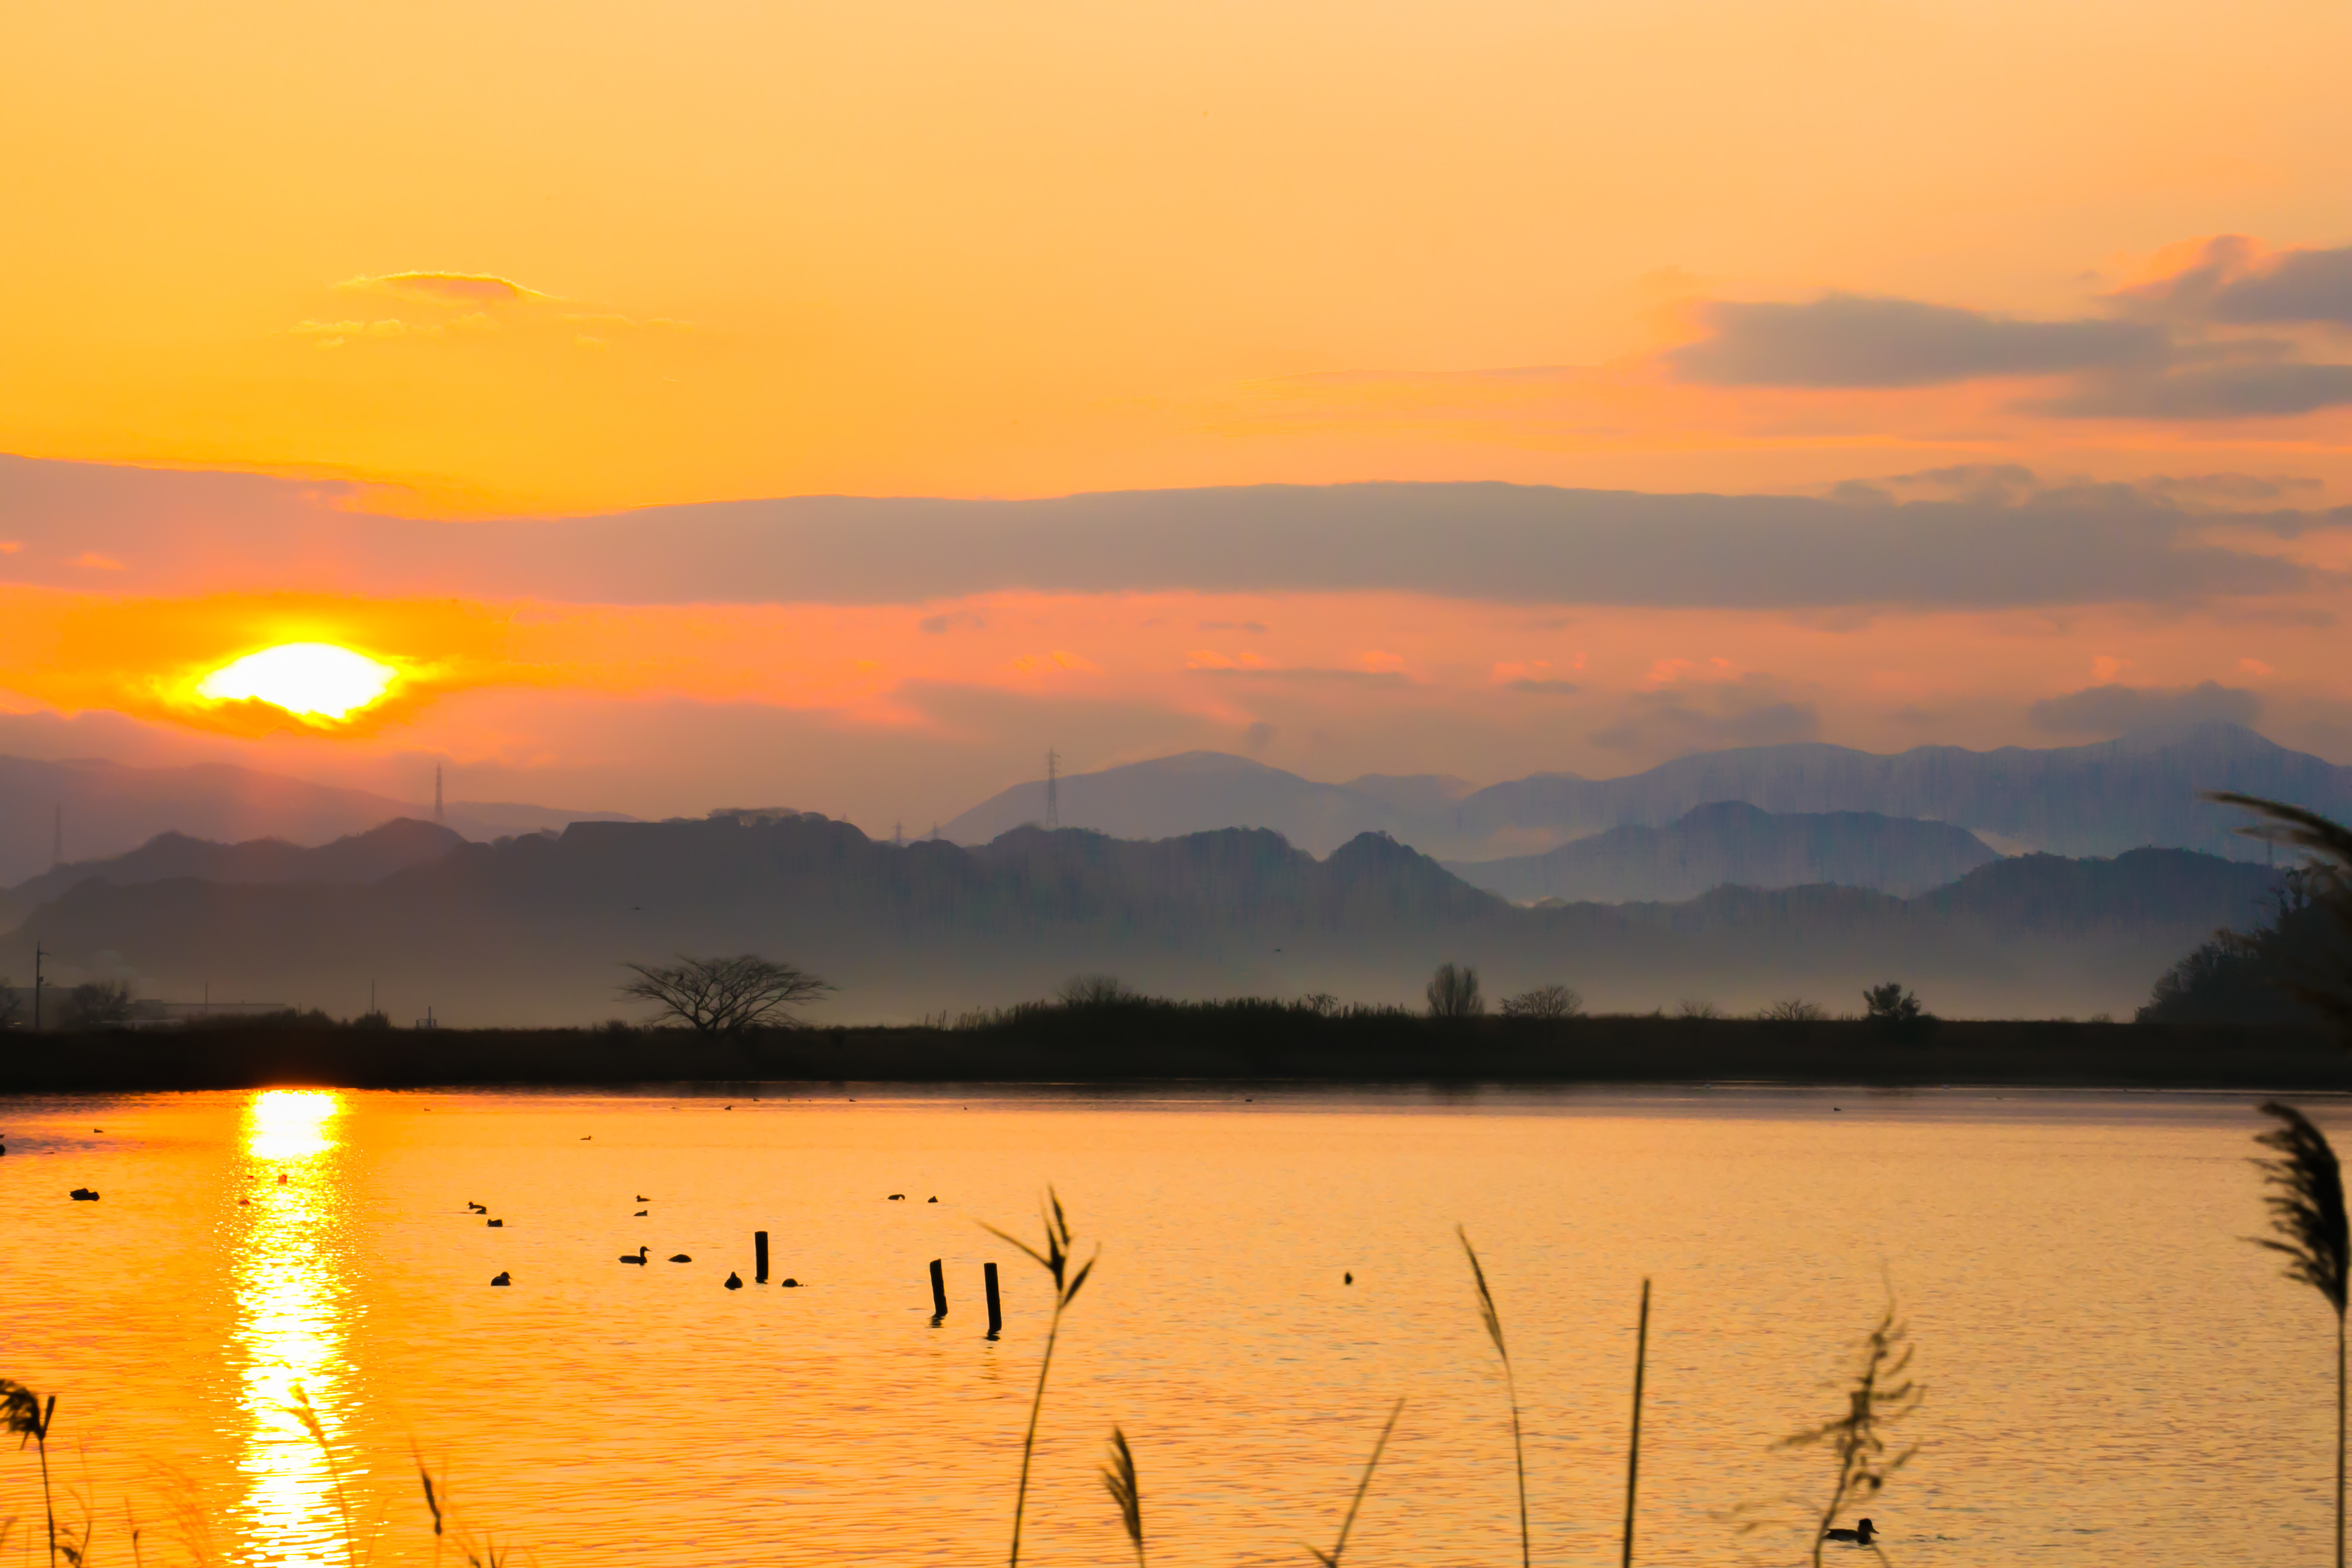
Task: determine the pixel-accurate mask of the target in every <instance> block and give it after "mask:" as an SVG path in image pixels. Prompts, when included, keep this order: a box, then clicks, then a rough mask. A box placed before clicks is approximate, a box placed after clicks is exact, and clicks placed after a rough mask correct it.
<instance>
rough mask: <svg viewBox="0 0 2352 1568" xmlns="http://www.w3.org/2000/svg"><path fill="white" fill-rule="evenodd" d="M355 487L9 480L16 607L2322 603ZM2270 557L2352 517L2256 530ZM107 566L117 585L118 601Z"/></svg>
mask: <svg viewBox="0 0 2352 1568" xmlns="http://www.w3.org/2000/svg"><path fill="white" fill-rule="evenodd" d="M349 500H350V496H349V494H348V492H347V491H346V490H345V489H342V488H341V487H337V486H334V485H323V486H322V485H317V484H300V483H297V482H294V481H288V480H279V479H265V478H260V477H257V476H250V475H227V474H204V473H171V472H163V471H159V470H142V469H127V468H105V467H99V466H95V465H78V464H68V463H51V462H36V461H32V460H28V459H23V458H0V539H5V540H8V541H11V542H16V543H18V544H19V545H20V546H21V548H19V549H18V550H16V552H12V553H8V554H5V555H0V580H5V581H14V582H19V583H27V584H43V585H47V586H69V587H76V588H83V589H89V588H102V589H103V591H106V592H110V593H133V594H137V593H157V592H161V593H175V594H176V593H191V592H202V591H206V590H208V589H219V590H226V589H235V590H236V591H240V592H247V593H251V592H258V591H267V590H269V589H275V588H282V589H287V590H294V591H302V592H368V593H375V594H454V595H470V596H482V597H533V598H542V599H560V600H566V601H571V602H575V603H606V604H616V605H627V604H636V605H645V604H694V603H709V604H761V603H827V604H918V603H922V602H925V601H929V600H935V599H949V598H956V597H961V596H963V595H973V594H984V593H995V592H1013V591H1032V592H1043V593H1123V592H1150V591H1161V590H1177V589H1181V590H1192V591H1198V592H1204V593H1229V592H1259V591H1265V592H1349V591H1357V590H1366V589H1370V590H1388V591H1406V592H1415V593H1424V594H1432V595H1442V596H1446V597H1454V598H1465V599H1475V600H1482V601H1490V602H1497V603H1517V604H1549V605H1576V604H1587V605H1655V606H1700V607H1706V606H1720V607H1725V608H1776V607H1790V608H1801V607H1821V606H1832V605H1928V606H1948V607H1998V606H2005V605H2068V604H2093V603H2119V602H2141V603H2166V604H2179V603H2187V602H2192V601H2203V600H2211V599H2215V598H2226V597H2244V596H2251V595H2269V594H2278V593H2285V592H2292V591H2295V590H2297V589H2304V588H2310V587H2314V586H2317V585H2319V583H2318V580H2317V574H2315V573H2314V572H2313V571H2312V570H2311V569H2309V568H2307V567H2305V566H2303V565H2299V564H2297V563H2294V562H2292V561H2287V560H2283V559H2280V558H2278V557H2277V556H2275V555H2271V554H2263V553H2256V552H2250V551H2239V550H2233V549H2229V548H2225V547H2221V546H2219V545H2215V544H2212V543H2210V542H2203V541H2202V540H2200V537H2199V534H2198V530H2199V528H2200V526H2201V524H2202V522H2203V521H2205V520H2201V519H2200V518H2198V517H2196V516H2193V515H2190V514H2188V513H2184V512H2182V511H2180V510H2176V509H2175V508H2174V507H2172V506H2171V505H2168V504H2167V502H2166V501H2165V500H2163V498H2162V497H2161V496H2158V495H2154V494H2151V493H2147V492H2142V491H2134V490H2127V489H2113V488H2103V489H2095V490H2089V491H2061V492H2042V493H2040V494H2036V495H2028V496H2026V497H2024V498H2023V499H2017V498H2015V497H2000V498H1994V497H1987V496H1969V497H1965V498H1963V499H1959V500H1912V501H1904V502H1901V503H1893V502H1885V501H1876V500H1865V501H1861V502H1855V501H1850V500H1823V499H1817V498H1807V497H1791V496H1714V495H1655V494H1643V493H1638V492H1632V491H1608V490H1571V489H1547V488H1541V487H1531V486H1516V485H1505V484H1354V485H1336V486H1329V487H1322V488H1314V487H1299V486H1259V487H1252V488H1244V489H1191V490H1148V491H1129V492H1117V493H1106V494H1095V495H1079V496H1072V497H1067V498H1064V499H1060V500H908V499H859V498H852V497H826V496H819V497H803V498H798V499H792V500H752V501H735V502H721V503H710V504H703V505H691V506H672V507H661V508H653V509H647V510H637V511H630V512H621V513H614V514H608V515H603V516H593V517H580V518H568V519H537V520H505V521H488V522H447V521H420V520H415V519H402V518H390V517H380V516H371V515H367V514H363V513H360V512H355V511H352V510H345V508H346V507H347V506H348V504H349ZM2236 521H2240V522H2245V521H2261V522H2263V523H2265V524H2266V525H2267V526H2268V527H2269V528H2270V529H2271V530H2272V531H2278V532H2293V531H2297V530H2300V529H2302V528H2305V527H2307V526H2313V525H2316V524H2320V523H2323V522H2334V523H2338V524H2341V523H2347V522H2352V511H2347V512H2343V513H2334V514H2319V513H2308V512H2279V513H2272V514H2266V516H2265V517H2264V518H2263V519H2259V520H2255V519H2250V518H2248V517H2247V516H2246V515H2244V514H2240V515H2239V517H2238V518H2237V520H2236ZM93 552H96V553H99V554H102V555H103V556H104V557H105V558H106V559H108V560H109V561H110V562H113V563H119V565H120V569H119V570H110V571H108V572H107V573H106V574H104V577H103V579H102V580H101V579H100V578H98V577H97V576H95V575H93V574H92V573H91V572H90V571H89V568H88V567H87V566H85V565H79V564H76V563H77V562H80V561H85V560H87V559H88V558H89V556H90V555H91V554H92V553H93Z"/></svg>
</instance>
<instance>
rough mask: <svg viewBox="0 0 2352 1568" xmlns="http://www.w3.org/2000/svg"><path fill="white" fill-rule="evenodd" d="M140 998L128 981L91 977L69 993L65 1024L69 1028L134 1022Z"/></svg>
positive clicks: (64, 1016)
mask: <svg viewBox="0 0 2352 1568" xmlns="http://www.w3.org/2000/svg"><path fill="white" fill-rule="evenodd" d="M136 1001H137V997H136V995H135V994H133V993H132V991H131V982H129V981H128V980H89V981H84V982H83V983H82V984H79V985H77V986H75V987H74V988H73V989H72V990H71V991H68V992H67V993H66V1005H65V1008H64V1014H63V1020H62V1021H63V1023H64V1024H65V1026H66V1027H67V1028H68V1029H113V1028H120V1027H121V1026H123V1025H125V1024H127V1023H129V1022H131V1006H132V1005H133V1004H134V1003H135V1002H136Z"/></svg>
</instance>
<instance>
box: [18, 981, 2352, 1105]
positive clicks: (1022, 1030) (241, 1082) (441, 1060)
mask: <svg viewBox="0 0 2352 1568" xmlns="http://www.w3.org/2000/svg"><path fill="white" fill-rule="evenodd" d="M1186 1080H1192V1081H1202V1082H1290V1083H1297V1084H1299V1085H1302V1086H1306V1085H1346V1084H1398V1083H1433V1084H1474V1083H1475V1084H1489V1083H1491V1084H1526V1085H1576V1084H1596V1085H1597V1084H1635V1083H1656V1084H1677V1083H1689V1084H1712V1083H1722V1084H1731V1083H1753V1084H1786V1085H1808V1084H1819V1085H1847V1084H1853V1085H1862V1086H1878V1087H1887V1088H1940V1087H1946V1086H1969V1087H1988V1088H1990V1087H2009V1086H2015V1087H2020V1088H2079V1089H2105V1088H2140V1089H2277V1090H2297V1091H2327V1090H2352V1054H2347V1052H2346V1051H2345V1049H2344V1048H2343V1046H2342V1045H2341V1044H2340V1043H2339V1042H2338V1041H2337V1040H2336V1038H2335V1037H2334V1036H2333V1032H2332V1031H2330V1030H2328V1029H2326V1028H2325V1027H2323V1026H2317V1025H2314V1026H2307V1027H2297V1026H2281V1025H2179V1024H2141V1023H2075V1022H2072V1021H2066V1020H2054V1021H2052V1020H1962V1019H1932V1018H1919V1019H1916V1020H1909V1021H1905V1022H1900V1023H1895V1024H1889V1023H1888V1022H1887V1021H1885V1020H1883V1019H1882V1020H1874V1019H1867V1018H1721V1017H1705V1016H1663V1015H1651V1016H1595V1017H1585V1016H1576V1017H1564V1018H1557V1017H1555V1018H1543V1017H1510V1016H1491V1015H1490V1016H1478V1017H1455V1018H1448V1017H1428V1016H1420V1015H1417V1014H1411V1013H1406V1012H1404V1011H1402V1010H1401V1009H1373V1008H1343V1007H1335V1006H1328V1005H1323V1006H1318V1005H1315V1004H1312V1003H1276V1002H1256V1001H1235V1002H1171V1001H1164V1000H1159V999H1154V998H1144V997H1132V996H1129V997H1119V998H1117V999H1111V1000H1104V1001H1096V1002H1087V1003H1085V1004H1083V1005H1075V1004H1055V1003H1038V1004H1030V1005H1023V1006H1020V1007H1013V1008H1008V1009H1005V1010H1003V1011H1002V1012H996V1013H990V1014H984V1015H975V1016H969V1017H967V1018H964V1019H962V1020H960V1021H957V1022H955V1023H952V1024H950V1023H931V1024H925V1025H919V1026H890V1025H877V1026H850V1027H799V1028H772V1029H757V1030H747V1031H744V1032H741V1033H739V1034H734V1035H716V1034H701V1033H697V1032H695V1031H692V1030H688V1029H682V1028H663V1027H638V1026H629V1025H625V1024H621V1023H613V1024H607V1025H603V1026H596V1027H593V1028H547V1029H455V1028H438V1029H416V1030H410V1029H401V1030H394V1029H389V1028H384V1027H382V1026H375V1027H370V1026H368V1025H367V1024H366V1023H365V1022H362V1023H358V1024H342V1023H337V1022H335V1021H334V1020H331V1019H329V1018H326V1017H324V1016H320V1015H316V1014H311V1015H301V1016H292V1015H289V1016H279V1017H266V1018H260V1019H235V1020H221V1021H218V1022H215V1023H210V1024H203V1025H190V1026H179V1027H173V1028H166V1029H122V1030H93V1031H87V1032H82V1033H75V1034H44V1035H33V1034H29V1033H26V1032H21V1031H17V1032H11V1033H9V1034H7V1035H5V1036H0V1094H30V1093H53V1092H93V1091H96V1092H103V1091H113V1092H137V1091H143V1090H170V1089H254V1088H266V1087H271V1086H278V1085H320V1086H324V1087H335V1088H349V1089H427V1088H431V1089H441V1088H457V1087H465V1086H493V1085H498V1086H526V1085H537V1086H583V1087H586V1086H596V1085H622V1084H635V1083H698V1082H700V1083H714V1084H718V1083H741V1082H762V1081H764V1082H799V1083H859V1082H870V1083H942V1084H944V1083H975V1084H977V1083H1003V1084H1017V1083H1040V1084H1042V1083H1060V1084H1098V1085H1106V1086H1116V1085H1134V1086H1143V1085H1148V1084H1153V1083H1168V1082H1181V1081H1186Z"/></svg>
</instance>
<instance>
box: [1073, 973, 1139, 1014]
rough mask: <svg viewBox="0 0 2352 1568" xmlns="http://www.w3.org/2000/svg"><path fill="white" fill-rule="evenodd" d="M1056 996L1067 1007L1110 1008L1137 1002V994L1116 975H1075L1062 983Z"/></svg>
mask: <svg viewBox="0 0 2352 1568" xmlns="http://www.w3.org/2000/svg"><path fill="white" fill-rule="evenodd" d="M1055 994H1056V995H1058V996H1059V997H1060V998H1061V1000H1062V1005H1063V1006H1065V1007H1108V1006H1110V1005H1113V1004H1115V1003H1119V1002H1132V1001H1134V1000H1136V994H1135V993H1134V992H1132V991H1129V989H1128V988H1127V984H1126V983H1125V982H1124V981H1122V980H1120V979H1119V977H1118V975H1116V974H1073V975H1071V976H1070V977H1069V978H1068V979H1067V980H1065V981H1063V982H1062V989H1061V990H1060V991H1059V992H1057V993H1055Z"/></svg>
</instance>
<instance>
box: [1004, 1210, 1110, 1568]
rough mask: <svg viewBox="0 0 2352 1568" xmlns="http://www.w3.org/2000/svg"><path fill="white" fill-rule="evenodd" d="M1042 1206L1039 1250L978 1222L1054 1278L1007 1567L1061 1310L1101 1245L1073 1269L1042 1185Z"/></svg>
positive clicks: (1061, 1224) (1012, 1565)
mask: <svg viewBox="0 0 2352 1568" xmlns="http://www.w3.org/2000/svg"><path fill="white" fill-rule="evenodd" d="M1043 1206H1044V1210H1045V1250H1044V1251H1042V1252H1041V1251H1039V1250H1038V1249H1037V1248H1035V1247H1032V1246H1030V1245H1029V1244H1028V1243H1027V1242H1025V1241H1023V1240H1022V1239H1021V1238H1020V1237H1016V1236H1012V1235H1008V1234H1007V1233H1005V1232H1004V1231H1001V1230H999V1229H997V1228H996V1227H995V1226H992V1225H987V1224H983V1225H982V1226H981V1228H982V1230H985V1231H987V1232H988V1233H989V1234H990V1235H991V1236H993V1237H997V1238H998V1239H999V1240H1003V1241H1009V1242H1011V1243H1012V1244H1013V1246H1015V1247H1019V1248H1020V1249H1021V1250H1022V1251H1024V1252H1025V1253H1027V1254H1028V1255H1029V1256H1030V1257H1031V1258H1035V1259H1036V1260H1037V1265H1038V1267H1039V1268H1043V1269H1045V1272H1046V1273H1047V1274H1049V1275H1051V1276H1053V1279H1054V1318H1053V1321H1052V1322H1051V1323H1049V1324H1048V1325H1047V1326H1046V1329H1045V1356H1044V1357H1043V1358H1042V1359H1041V1360H1040V1361H1039V1362H1038V1363H1037V1392H1036V1393H1035V1394H1034V1395H1032V1396H1031V1398H1030V1401H1029V1429H1028V1431H1026V1432H1025V1433H1024V1434H1023V1435H1022V1438H1021V1485H1020V1489H1018V1490H1017V1491H1015V1492H1014V1493H1013V1551H1012V1554H1011V1556H1010V1557H1009V1558H1008V1559H1007V1561H1006V1568H1021V1524H1022V1521H1023V1519H1024V1517H1025V1515H1026V1514H1027V1511H1028V1507H1029V1465H1030V1461H1031V1459H1032V1458H1034V1456H1035V1454H1036V1450H1037V1416H1038V1414H1039V1413H1040V1412H1041V1411H1043V1410H1044V1409H1045V1378H1046V1375H1047V1374H1048V1373H1051V1372H1052V1371H1053V1370H1054V1342H1055V1341H1056V1340H1057V1339H1059V1338H1060V1337H1061V1333H1062V1314H1063V1313H1064V1312H1066V1311H1067V1310H1069V1307H1070V1303H1071V1302H1072V1301H1075V1300H1077V1298H1078V1291H1079V1289H1081V1288H1082V1287H1084V1286H1085V1284H1086V1282H1087V1275H1089V1274H1091V1273H1093V1272H1094V1268H1095V1264H1096V1263H1097V1261H1098V1260H1099V1259H1100V1258H1101V1257H1102V1248H1100V1247H1097V1248H1095V1251H1094V1255H1093V1256H1092V1257H1090V1258H1087V1260H1086V1262H1085V1263H1083V1264H1080V1265H1079V1266H1078V1267H1077V1268H1075V1269H1074V1268H1071V1264H1072V1263H1073V1262H1074V1261H1075V1255H1074V1254H1073V1252H1072V1244H1071V1238H1070V1221H1069V1216H1068V1215H1065V1214H1064V1213H1063V1212H1062V1200H1061V1198H1060V1197H1059V1196H1058V1195H1056V1194H1055V1191H1054V1189H1053V1188H1051V1187H1047V1188H1046V1189H1045V1204H1044V1205H1043Z"/></svg>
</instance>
